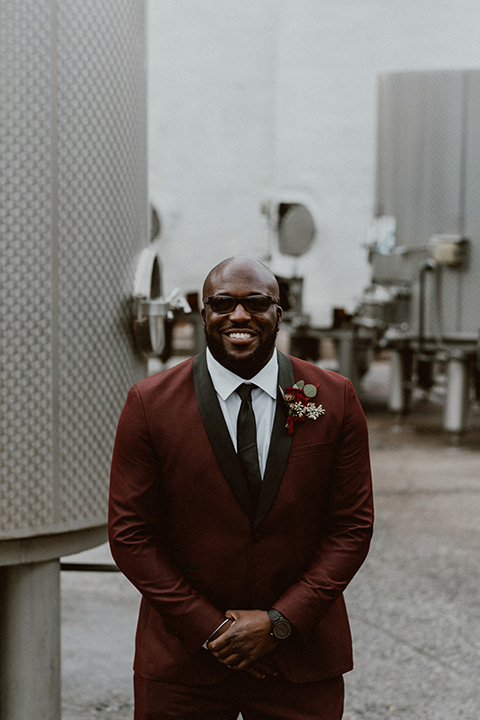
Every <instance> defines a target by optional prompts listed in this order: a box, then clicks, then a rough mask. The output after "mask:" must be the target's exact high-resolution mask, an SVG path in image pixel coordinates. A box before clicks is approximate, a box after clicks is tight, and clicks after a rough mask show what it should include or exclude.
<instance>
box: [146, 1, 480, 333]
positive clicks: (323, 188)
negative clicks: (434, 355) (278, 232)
mask: <svg viewBox="0 0 480 720" xmlns="http://www.w3.org/2000/svg"><path fill="white" fill-rule="evenodd" d="M479 37H480V5H479V4H478V3H477V2H476V0H443V2H442V0H403V2H401V3H399V2H397V1H396V0H242V2H241V3H240V2H238V1H237V0H200V1H199V0H150V2H149V38H150V40H149V42H150V47H149V103H150V106H149V108H150V197H151V199H152V201H153V202H154V204H155V205H156V206H157V208H158V210H159V212H160V214H161V216H162V220H163V235H162V238H163V241H162V242H163V258H164V281H165V286H166V289H167V290H168V289H170V288H171V287H173V285H179V286H180V287H181V288H182V289H184V290H186V291H190V290H197V289H200V285H201V281H202V279H203V277H204V275H205V274H206V272H207V271H208V270H209V269H210V267H211V266H212V265H213V264H214V263H215V262H217V261H218V260H220V259H222V258H223V257H226V256H228V255H231V254H235V253H240V252H241V253H247V254H252V255H255V256H257V257H267V255H268V250H269V243H268V237H267V224H266V220H265V218H264V216H262V215H261V213H260V205H261V202H262V200H263V199H264V198H265V197H266V196H268V195H269V194H270V195H271V194H273V195H276V196H278V197H280V198H284V199H288V197H289V196H292V197H294V198H304V199H305V203H306V204H307V205H308V206H309V207H310V210H311V211H312V212H313V214H314V216H315V219H316V223H317V228H318V233H317V238H316V242H315V244H314V245H313V247H312V249H311V250H310V251H309V252H308V254H307V255H306V256H304V257H303V258H301V259H299V260H298V261H293V260H292V259H290V258H281V257H279V256H278V254H277V253H274V257H273V258H272V259H271V261H269V262H270V265H271V266H272V269H274V270H275V271H277V272H280V273H283V274H290V273H291V272H293V271H294V270H296V271H297V272H299V273H300V274H302V275H304V276H305V304H306V309H307V310H308V311H309V312H310V313H312V318H313V320H314V321H315V322H317V323H322V324H323V323H325V324H327V323H329V321H330V314H331V308H332V307H334V306H344V307H347V308H348V309H352V308H353V307H354V305H355V302H356V300H357V298H358V296H359V295H360V293H361V291H362V289H363V288H364V287H365V285H366V284H368V280H369V267H368V264H367V261H366V253H365V251H364V249H363V248H362V247H361V246H362V243H363V242H365V238H366V230H367V227H368V224H369V221H370V218H371V213H372V209H373V205H374V185H375V132H376V85H377V76H378V74H379V73H383V72H392V71H396V70H407V69H410V70H412V69H413V70H415V69H418V70H430V69H435V68H439V69H449V68H463V67H478V66H479V65H480V43H479Z"/></svg>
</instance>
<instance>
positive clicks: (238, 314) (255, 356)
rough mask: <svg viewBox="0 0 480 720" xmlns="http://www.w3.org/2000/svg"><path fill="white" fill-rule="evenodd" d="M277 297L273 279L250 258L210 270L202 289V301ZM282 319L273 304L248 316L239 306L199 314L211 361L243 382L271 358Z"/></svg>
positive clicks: (266, 269)
mask: <svg viewBox="0 0 480 720" xmlns="http://www.w3.org/2000/svg"><path fill="white" fill-rule="evenodd" d="M278 293H279V289H278V283H277V281H276V279H275V277H274V275H273V274H272V273H271V272H270V270H269V269H268V268H267V267H266V266H265V265H263V264H262V263H260V262H258V261H257V260H253V259H252V258H242V257H235V258H230V259H228V260H224V261H223V262H222V263H220V264H219V265H217V266H216V267H215V268H213V270H212V271H211V272H210V273H209V275H208V276H207V279H206V280H205V283H204V285H203V297H204V298H207V297H210V296H212V295H229V296H230V297H234V298H242V297H246V296H247V295H271V296H274V297H278ZM281 318H282V309H281V308H280V307H279V306H278V305H277V304H275V303H272V304H271V305H270V306H269V308H268V309H267V310H266V311H265V312H263V313H250V312H248V311H247V310H246V309H245V308H244V307H243V305H241V304H238V305H237V306H236V307H235V308H234V309H233V310H232V311H231V312H229V313H225V314H217V313H215V312H214V311H213V310H212V308H211V307H210V305H209V304H207V305H206V306H205V308H204V309H203V310H202V319H203V325H204V329H205V337H206V340H207V345H208V347H209V349H210V352H211V353H212V355H213V357H214V358H215V359H216V360H217V361H218V362H219V363H221V364H222V365H224V366H225V367H226V368H228V369H229V370H231V371H232V372H234V373H235V374H236V375H239V376H240V377H243V378H251V377H253V376H254V375H256V374H257V373H258V372H259V371H260V370H261V369H262V367H263V366H264V365H266V363H267V362H268V361H269V360H270V358H271V357H272V354H273V349H274V347H275V338H276V335H277V332H278V328H279V327H280V322H281Z"/></svg>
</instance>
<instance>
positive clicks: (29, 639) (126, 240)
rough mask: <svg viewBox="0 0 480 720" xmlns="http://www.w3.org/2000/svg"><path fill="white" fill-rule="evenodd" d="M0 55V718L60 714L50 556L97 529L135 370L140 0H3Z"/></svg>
mask: <svg viewBox="0 0 480 720" xmlns="http://www.w3.org/2000/svg"><path fill="white" fill-rule="evenodd" d="M0 69H1V73H0V75H1V78H2V81H1V83H0V244H1V264H0V294H1V313H0V337H1V345H0V355H1V360H0V367H1V370H0V372H1V385H0V402H1V407H0V410H1V412H0V434H1V438H2V440H1V443H2V444H1V449H0V472H1V476H0V518H1V522H0V566H2V567H0V581H1V583H2V589H3V593H2V598H1V600H0V643H1V652H0V657H1V659H0V676H1V681H0V682H1V697H2V704H1V710H0V717H1V718H2V719H3V718H7V717H8V718H9V720H23V719H24V718H25V720H26V718H27V717H28V718H32V717H45V718H46V717H48V718H54V717H57V716H58V715H59V669H58V654H59V653H58V572H59V560H58V559H59V557H60V556H62V555H65V554H69V553H71V552H76V551H78V550H81V549H84V548H86V547H89V546H92V545H95V544H98V543H99V542H101V541H103V540H104V538H105V532H104V526H105V520H106V500H107V491H108V474H109V464H110V454H111V448H112V444H113V438H114V433H115V426H116V421H117V418H118V414H119V411H120V409H121V406H122V404H123V402H124V398H125V394H126V391H127V389H128V387H129V386H130V385H131V384H132V383H133V382H135V381H136V380H137V379H138V378H139V377H141V376H142V375H143V374H144V373H145V363H144V361H143V360H140V359H138V356H137V354H136V353H135V352H134V349H133V345H132V342H131V336H130V328H129V324H130V313H131V308H130V303H131V298H130V296H131V294H132V288H133V281H134V271H135V264H136V258H137V256H138V254H139V252H140V250H141V249H142V248H144V247H145V245H146V243H147V242H148V215H149V209H148V202H147V161H146V82H145V8H144V2H143V0H105V1H102V2H97V1H96V0H82V2H77V0H62V2H61V3H55V2H50V0H48V1H47V0H23V2H21V3H15V2H7V1H6V0H5V1H4V0H2V1H1V2H0ZM19 684H20V687H22V688H24V691H22V692H21V693H20V694H19V693H18V691H16V690H15V688H17V687H19ZM20 695H21V697H20Z"/></svg>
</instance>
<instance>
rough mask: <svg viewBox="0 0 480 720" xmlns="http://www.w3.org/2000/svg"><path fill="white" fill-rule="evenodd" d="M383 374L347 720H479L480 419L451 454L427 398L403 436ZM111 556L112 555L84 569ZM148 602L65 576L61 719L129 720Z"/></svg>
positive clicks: (376, 398)
mask: <svg viewBox="0 0 480 720" xmlns="http://www.w3.org/2000/svg"><path fill="white" fill-rule="evenodd" d="M384 388H385V368H383V367H382V366H376V367H375V369H374V372H373V374H372V375H371V376H370V374H369V376H368V377H367V378H366V382H365V390H364V393H363V394H362V398H363V402H364V406H365V409H366V413H367V418H368V422H369V427H370V437H371V449H372V462H373V472H374V483H375V495H376V515H377V520H376V528H375V535H374V540H373V543H372V548H371V552H370V555H369V557H368V559H367V561H366V563H365V565H364V566H363V568H362V570H361V571H360V573H359V574H358V576H357V577H356V578H355V579H354V580H353V582H352V583H351V585H350V587H349V588H348V591H347V604H348V607H349V612H350V617H351V622H352V631H353V635H354V648H355V658H356V665H355V670H354V671H353V672H352V673H349V674H348V675H347V676H346V689H347V690H346V692H347V695H346V705H345V715H344V720H457V718H458V719H462V720H479V718H480V690H479V689H478V685H479V683H478V680H477V678H478V676H479V674H480V603H479V592H478V591H479V584H480V583H479V572H478V566H479V556H480V523H479V520H478V518H479V517H480V409H479V408H478V407H477V408H474V409H473V411H472V417H471V428H470V430H469V432H468V434H467V435H466V437H465V438H464V439H463V441H462V444H461V445H460V446H458V447H453V446H451V445H450V444H449V441H448V438H446V436H445V434H444V433H443V432H442V428H441V425H442V417H441V406H440V405H439V404H438V403H436V402H434V401H433V400H431V399H428V400H427V399H424V398H421V397H418V398H416V401H415V405H414V409H413V412H412V414H411V415H410V416H409V417H408V419H407V420H406V421H405V423H404V424H403V426H402V427H399V426H398V424H397V422H396V419H395V418H394V417H392V416H391V415H390V414H389V413H388V412H387V411H386V409H385V405H384V402H383V400H384V397H383V395H382V393H383V392H384ZM109 558H110V555H109V551H108V548H107V546H101V547H99V548H96V549H94V550H91V551H88V552H87V553H82V554H80V555H79V556H77V557H75V558H69V560H72V559H73V560H75V561H78V562H81V561H82V560H89V561H101V562H103V561H105V560H108V559H109ZM137 610H138V596H137V593H136V591H135V590H134V589H133V588H132V587H131V586H130V584H129V583H128V581H127V580H126V579H125V578H123V576H121V575H120V574H117V573H115V574H114V573H83V572H82V573H80V572H64V573H62V645H63V650H62V664H63V665H62V676H63V693H62V696H63V716H62V717H63V720H80V718H81V719H82V720H97V719H99V718H102V719H106V718H115V719H116V720H131V718H132V716H133V713H132V688H131V684H132V683H131V663H132V657H133V641H134V630H135V623H136V615H137Z"/></svg>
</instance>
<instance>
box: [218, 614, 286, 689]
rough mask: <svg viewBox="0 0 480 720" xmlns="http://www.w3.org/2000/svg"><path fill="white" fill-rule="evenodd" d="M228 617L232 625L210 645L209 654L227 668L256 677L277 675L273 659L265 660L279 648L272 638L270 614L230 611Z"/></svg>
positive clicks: (225, 626)
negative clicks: (244, 671) (242, 671)
mask: <svg viewBox="0 0 480 720" xmlns="http://www.w3.org/2000/svg"><path fill="white" fill-rule="evenodd" d="M225 616H226V617H227V618H228V619H229V620H232V621H233V622H232V623H227V624H226V625H224V626H223V627H222V628H221V633H220V634H219V636H218V637H217V638H215V640H212V642H210V643H209V644H208V649H209V650H210V652H211V653H212V654H213V655H215V657H216V658H217V660H219V661H220V662H222V663H223V664H224V665H227V667H229V668H232V669H234V670H246V671H247V672H250V674H251V675H253V676H254V677H258V678H263V677H265V675H276V669H275V666H274V664H273V663H272V661H271V659H270V658H265V657H264V656H265V655H267V654H268V653H270V652H271V651H272V650H274V649H275V647H276V646H277V641H276V640H275V639H274V638H273V637H272V635H271V629H272V624H271V622H270V618H269V617H268V613H267V612H266V611H264V610H227V612H226V613H225ZM224 628H225V629H224Z"/></svg>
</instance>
